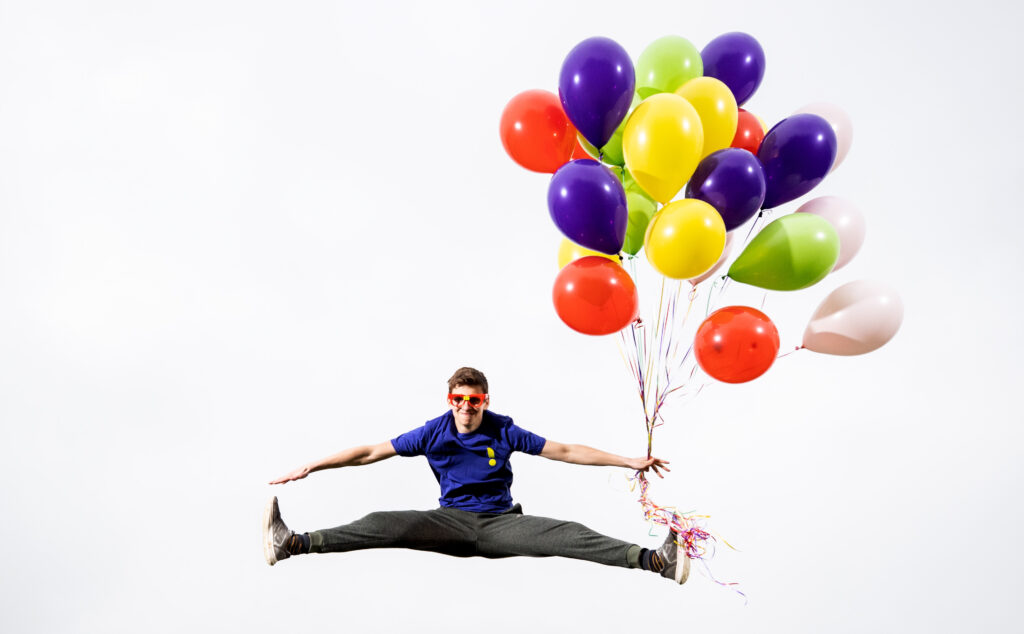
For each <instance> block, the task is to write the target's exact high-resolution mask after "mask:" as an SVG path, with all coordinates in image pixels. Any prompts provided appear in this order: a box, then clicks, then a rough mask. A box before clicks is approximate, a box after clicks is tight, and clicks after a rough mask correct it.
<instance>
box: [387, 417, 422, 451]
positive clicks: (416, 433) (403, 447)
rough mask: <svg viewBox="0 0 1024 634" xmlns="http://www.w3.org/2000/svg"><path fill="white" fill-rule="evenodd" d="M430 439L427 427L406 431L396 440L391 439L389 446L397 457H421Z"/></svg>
mask: <svg viewBox="0 0 1024 634" xmlns="http://www.w3.org/2000/svg"><path fill="white" fill-rule="evenodd" d="M429 438H430V430H429V429H428V425H424V426H423V427H417V428H416V429H413V430H412V431H407V432H405V433H404V434H402V435H400V436H398V437H397V438H392V439H391V446H392V447H394V448H395V452H396V453H397V454H398V455H399V456H422V455H423V454H424V452H425V451H426V449H427V440H428V439H429Z"/></svg>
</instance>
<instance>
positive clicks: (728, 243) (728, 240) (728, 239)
mask: <svg viewBox="0 0 1024 634" xmlns="http://www.w3.org/2000/svg"><path fill="white" fill-rule="evenodd" d="M732 242H733V232H732V231H730V232H729V233H727V234H725V247H724V248H723V249H722V255H721V256H719V258H718V261H717V262H715V265H714V266H712V267H711V268H710V269H708V270H707V271H705V272H704V273H703V274H702V275H699V276H697V277H694V278H691V279H689V280H687V281H688V282H689V283H690V284H692V285H693V286H697V285H698V284H700V283H701V282H703V281H704V280H706V279H708V278H710V277H711V276H712V275H714V274H715V271H717V270H718V269H720V268H722V265H723V264H725V261H726V260H727V259H729V254H730V253H732Z"/></svg>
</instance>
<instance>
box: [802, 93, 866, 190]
mask: <svg viewBox="0 0 1024 634" xmlns="http://www.w3.org/2000/svg"><path fill="white" fill-rule="evenodd" d="M805 112H806V113H809V114H816V115H818V116H819V117H821V118H822V119H824V120H825V121H828V123H829V125H831V126H832V130H833V131H834V132H835V133H836V141H837V148H836V160H834V161H832V169H830V170H829V171H830V172H834V171H835V169H836V168H837V167H839V164H840V163H842V162H843V159H844V158H846V154H847V152H849V151H850V144H852V143H853V121H851V120H850V115H848V114H846V111H845V110H843V109H842V108H840V107H839V106H837V105H836V104H834V103H825V102H822V101H819V102H815V103H809V104H807V105H806V106H804V107H803V108H800V109H799V110H797V111H796V112H794V113H793V114H801V113H805Z"/></svg>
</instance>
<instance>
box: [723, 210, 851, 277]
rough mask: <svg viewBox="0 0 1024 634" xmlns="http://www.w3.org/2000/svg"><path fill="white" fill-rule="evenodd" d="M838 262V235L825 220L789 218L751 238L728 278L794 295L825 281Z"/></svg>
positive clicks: (802, 215) (820, 218)
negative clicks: (789, 292)
mask: <svg viewBox="0 0 1024 634" xmlns="http://www.w3.org/2000/svg"><path fill="white" fill-rule="evenodd" d="M838 258H839V234H838V233H836V230H835V228H834V227H833V226H832V225H831V223H829V221H828V220H825V219H824V218H822V217H821V216H815V215H813V214H790V215H788V216H783V217H781V218H778V219H776V220H775V221H773V222H771V223H769V224H768V226H767V227H765V228H764V229H763V230H762V231H761V233H759V234H757V235H756V236H754V239H753V240H751V241H750V244H748V245H747V248H746V249H744V250H743V253H741V254H740V257H738V258H736V261H735V262H733V263H732V267H730V268H729V277H731V278H732V279H734V280H736V281H737V282H743V283H744V284H750V285H751V286H757V287H760V288H767V289H769V290H772V291H796V290H800V289H801V288H807V287H808V286H813V285H814V284H817V283H818V282H820V281H821V280H823V279H825V276H826V275H828V274H829V272H830V271H832V267H833V266H835V264H836V260H837V259H838Z"/></svg>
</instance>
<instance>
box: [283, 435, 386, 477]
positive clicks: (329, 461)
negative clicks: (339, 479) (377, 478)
mask: <svg viewBox="0 0 1024 634" xmlns="http://www.w3.org/2000/svg"><path fill="white" fill-rule="evenodd" d="M396 455H398V454H397V453H396V452H395V448H394V447H393V446H392V445H391V441H390V440H389V441H387V442H382V443H380V444H379V445H364V446H361V447H352V448H350V449H346V450H344V451H340V452H338V453H336V454H334V455H333V456H328V457H326V458H324V459H322V460H317V461H316V462H311V463H309V464H308V465H305V466H303V467H299V468H298V469H296V470H295V471H292V472H291V473H289V474H287V475H283V476H281V477H280V478H278V479H276V480H271V481H270V484H284V483H285V482H291V481H292V480H301V479H302V478H305V477H306V476H308V475H309V474H311V473H313V472H314V471H320V470H322V469H336V468H338V467H358V466H361V465H364V464H370V463H373V462H377V461H379V460H384V459H385V458H390V457H391V456H396Z"/></svg>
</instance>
